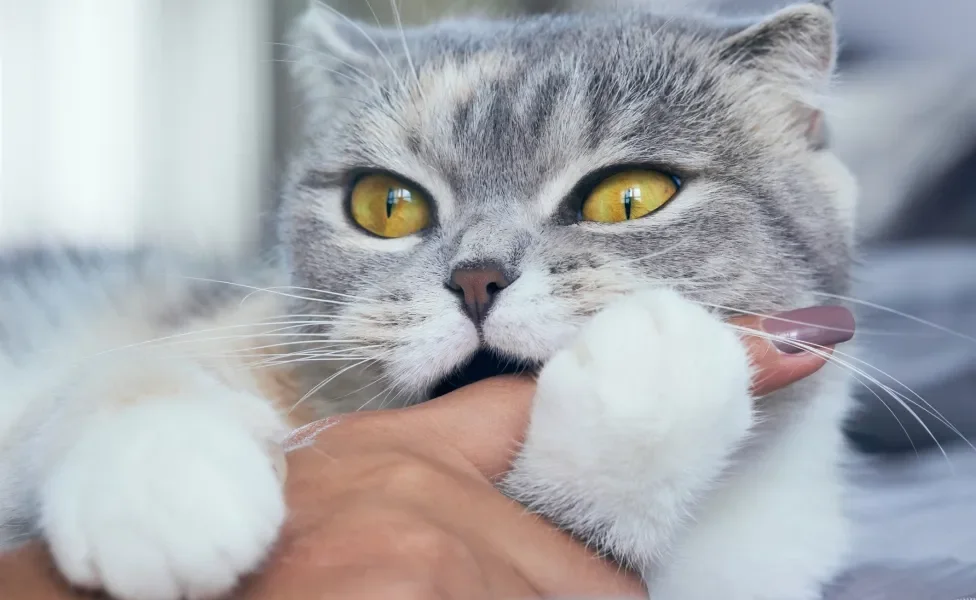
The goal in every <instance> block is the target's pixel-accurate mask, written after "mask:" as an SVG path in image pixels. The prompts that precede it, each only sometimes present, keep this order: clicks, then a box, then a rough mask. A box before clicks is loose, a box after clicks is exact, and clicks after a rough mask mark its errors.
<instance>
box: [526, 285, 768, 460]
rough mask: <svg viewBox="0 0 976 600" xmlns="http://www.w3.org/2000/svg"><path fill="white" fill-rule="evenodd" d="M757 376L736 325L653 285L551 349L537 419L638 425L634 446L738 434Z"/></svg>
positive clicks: (585, 429) (587, 429)
mask: <svg viewBox="0 0 976 600" xmlns="http://www.w3.org/2000/svg"><path fill="white" fill-rule="evenodd" d="M750 378H751V367H750V365H749V358H748V355H747V352H746V348H745V346H744V344H743V343H742V341H741V340H740V338H739V336H738V335H737V334H736V333H735V332H734V330H732V329H731V328H730V327H728V326H727V325H726V324H725V323H723V322H722V321H721V320H720V319H719V318H718V317H717V316H715V315H713V314H711V313H709V312H708V311H707V310H705V309H704V308H702V307H701V306H699V305H698V304H695V303H694V302H692V301H690V300H687V299H685V298H683V297H682V296H680V295H679V294H678V293H676V292H673V291H670V290H651V291H646V292H642V293H639V294H634V295H631V296H627V297H625V298H623V299H621V300H618V301H616V302H614V303H612V304H611V305H609V306H608V307H607V308H606V309H604V310H603V311H602V312H600V313H599V314H597V315H596V316H595V317H594V318H593V319H592V320H591V321H590V322H589V323H588V324H587V325H586V326H584V328H583V329H582V330H581V331H580V333H579V335H578V336H577V338H576V340H575V341H574V342H573V343H572V345H571V346H570V347H569V348H567V349H565V350H563V351H562V352H559V353H558V354H557V355H556V356H554V357H553V359H552V360H551V361H550V362H549V363H548V364H547V365H546V367H545V368H544V369H543V371H542V373H541V374H540V377H539V388H538V389H539V391H538V393H537V396H536V406H535V408H534V411H535V415H534V417H535V418H534V421H536V422H539V421H546V422H558V427H559V428H560V429H562V430H563V431H564V432H569V431H574V430H576V431H578V432H579V434H580V435H582V436H583V439H592V438H593V437H594V436H595V437H597V438H598V439H599V438H607V441H608V442H609V441H612V439H614V438H616V437H618V436H619V435H620V434H621V433H623V432H624V431H631V432H634V433H635V434H636V435H635V436H628V438H630V437H633V438H634V439H632V440H630V439H628V443H629V442H631V441H633V442H635V443H638V444H639V445H638V446H637V447H636V448H634V447H632V448H631V452H630V454H633V453H634V452H635V451H639V450H640V448H641V447H646V446H647V445H648V444H652V443H658V442H660V441H662V440H668V439H670V438H672V437H673V436H672V434H676V433H680V434H681V436H682V437H683V438H688V436H693V435H694V434H695V433H700V434H702V435H705V434H708V435H716V434H719V433H720V432H721V431H722V430H728V431H730V432H735V433H734V435H738V432H740V431H741V430H742V428H743V427H747V426H748V423H749V421H750V419H751V412H752V407H751V401H750V398H749V392H748V390H749V382H750ZM563 428H567V429H563ZM562 436H563V438H562V439H566V438H565V436H566V433H563V434H562ZM675 441H677V440H675ZM688 441H689V442H690V443H696V442H697V440H695V439H694V437H691V438H688Z"/></svg>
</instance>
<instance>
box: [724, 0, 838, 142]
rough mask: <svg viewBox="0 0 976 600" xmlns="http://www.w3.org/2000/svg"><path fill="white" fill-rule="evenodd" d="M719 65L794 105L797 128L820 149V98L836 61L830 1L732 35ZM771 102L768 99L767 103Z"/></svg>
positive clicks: (786, 11)
mask: <svg viewBox="0 0 976 600" xmlns="http://www.w3.org/2000/svg"><path fill="white" fill-rule="evenodd" d="M719 53H720V54H719V56H720V58H721V60H722V61H724V62H725V63H726V64H728V65H730V66H731V67H732V68H733V69H734V70H736V71H738V72H741V73H744V74H747V75H748V76H749V77H748V79H750V80H752V81H754V82H755V88H754V90H753V91H754V93H756V94H762V93H765V92H768V91H770V90H774V91H776V92H777V93H778V94H779V95H785V96H786V98H787V99H788V100H789V101H791V102H792V103H793V106H791V110H793V111H795V112H796V115H795V116H796V119H797V122H796V125H797V126H798V127H802V128H803V129H804V135H806V136H807V138H808V140H810V143H811V144H812V145H816V146H819V145H822V144H823V143H824V139H825V136H824V133H823V131H822V124H823V116H822V113H821V111H820V104H821V98H822V96H823V94H824V92H826V90H827V88H828V86H829V84H830V80H831V76H832V75H833V71H834V67H835V64H836V60H837V33H836V28H835V22H834V15H833V11H832V2H831V1H830V0H825V1H820V2H807V3H805V4H798V5H794V6H790V7H787V8H785V9H783V10H780V11H779V12H777V13H775V14H773V15H772V16H771V17H769V18H767V19H765V20H763V21H760V22H759V23H756V24H753V25H750V26H747V27H744V28H738V29H736V30H733V31H732V32H731V33H730V34H729V35H728V36H727V37H726V38H725V39H723V40H722V42H721V44H720V46H719ZM769 100H770V99H769V98H768V97H767V101H769Z"/></svg>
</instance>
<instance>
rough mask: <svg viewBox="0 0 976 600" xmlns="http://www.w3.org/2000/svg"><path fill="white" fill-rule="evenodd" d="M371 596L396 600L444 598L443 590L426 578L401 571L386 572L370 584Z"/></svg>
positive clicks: (434, 599) (437, 599)
mask: <svg viewBox="0 0 976 600" xmlns="http://www.w3.org/2000/svg"><path fill="white" fill-rule="evenodd" d="M370 588H371V589H370V592H371V595H375V596H376V597H378V598H396V599H397V600H439V599H440V598H445V597H446V596H445V595H444V592H443V590H442V589H441V588H440V586H438V585H437V583H436V582H435V581H433V580H432V579H430V578H428V577H418V576H417V574H416V573H414V572H410V571H402V570H392V569H391V570H388V571H387V572H386V573H384V574H383V575H380V576H378V577H374V578H373V580H372V581H371V582H370Z"/></svg>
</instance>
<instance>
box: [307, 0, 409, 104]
mask: <svg viewBox="0 0 976 600" xmlns="http://www.w3.org/2000/svg"><path fill="white" fill-rule="evenodd" d="M316 4H317V5H318V6H320V7H322V8H324V9H326V10H328V11H330V12H332V14H334V15H336V16H337V17H339V18H340V19H342V20H343V21H345V22H346V23H347V24H349V25H350V26H351V27H353V28H354V29H356V30H357V31H358V32H359V33H360V34H361V35H362V36H363V38H364V39H365V40H366V41H367V42H369V44H370V45H371V46H373V48H374V49H375V50H376V52H377V53H379V55H380V58H382V59H383V61H384V62H385V63H386V66H387V67H389V68H390V73H391V74H392V75H393V77H394V79H396V81H397V83H398V84H399V86H400V89H401V90H402V91H403V93H404V94H405V95H406V96H409V95H410V94H409V90H408V89H407V86H406V84H405V83H404V81H403V79H401V78H400V74H399V73H398V72H397V70H396V68H395V67H394V66H393V63H392V62H391V61H390V59H389V57H388V56H387V55H386V54H385V53H384V52H383V50H382V49H381V48H380V47H379V45H378V44H377V43H376V41H375V40H373V38H372V37H370V36H369V34H368V33H366V30H365V29H363V28H362V27H361V26H360V25H359V24H358V23H356V22H355V21H353V20H352V19H350V18H349V17H347V16H346V15H344V14H342V13H341V12H339V11H338V10H336V9H334V8H332V7H331V6H329V5H328V4H325V3H324V2H321V1H320V0H316Z"/></svg>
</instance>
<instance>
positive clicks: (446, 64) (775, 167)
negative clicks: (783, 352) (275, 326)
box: [281, 4, 854, 401]
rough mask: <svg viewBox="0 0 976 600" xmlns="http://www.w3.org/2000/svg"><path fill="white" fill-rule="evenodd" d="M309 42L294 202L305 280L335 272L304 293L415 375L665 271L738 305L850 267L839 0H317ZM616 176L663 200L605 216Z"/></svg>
mask: <svg viewBox="0 0 976 600" xmlns="http://www.w3.org/2000/svg"><path fill="white" fill-rule="evenodd" d="M292 45H293V46H294V48H295V49H294V52H293V56H292V61H293V65H294V66H293V71H294V74H295V76H296V77H297V80H298V81H299V83H300V84H301V86H302V91H303V92H304V96H305V104H304V106H305V107H306V112H307V117H308V118H307V119H306V123H307V125H306V130H305V133H306V141H307V143H306V147H305V149H304V151H303V153H302V154H301V155H300V156H298V157H297V159H296V160H295V161H294V163H293V165H292V169H291V177H290V180H289V181H290V182H289V184H288V186H287V190H286V194H285V201H284V205H283V210H282V215H281V232H282V239H283V244H284V248H285V250H286V251H287V255H288V257H289V259H290V264H291V267H292V269H293V274H294V280H295V285H298V286H302V287H304V288H314V289H319V290H328V291H329V292H332V293H333V295H323V296H321V297H322V299H324V300H327V301H326V302H317V303H312V304H311V305H310V306H307V307H304V308H306V309H308V310H309V311H315V312H323V313H327V314H329V315H331V316H330V325H329V326H328V327H326V329H327V331H328V332H329V333H330V334H331V335H332V336H334V337H335V338H336V339H349V340H350V341H355V343H357V344H360V345H362V346H363V347H366V348H368V349H369V352H370V353H372V354H371V356H373V357H374V358H375V359H376V363H375V364H377V365H378V366H379V367H380V368H381V370H382V372H383V375H384V376H385V377H386V378H387V379H388V381H389V383H390V384H392V385H393V386H394V387H395V388H396V389H397V391H398V393H399V394H400V397H401V398H406V399H407V400H409V401H415V400H419V399H423V398H425V397H427V396H429V395H430V394H431V393H432V392H433V391H434V390H438V389H443V386H442V385H441V384H443V383H444V382H445V378H447V377H448V376H449V375H451V374H452V373H455V372H457V371H458V370H459V369H461V368H462V367H464V366H465V365H468V367H469V368H468V373H467V376H468V377H469V378H471V377H479V376H482V375H485V374H491V373H494V372H501V371H503V370H505V369H506V368H507V369H513V368H524V367H530V366H534V365H538V364H540V363H542V362H544V361H545V360H546V359H547V358H548V357H549V356H551V355H552V354H553V352H555V351H556V350H557V349H558V348H560V347H561V346H562V345H564V344H565V343H566V341H567V339H568V338H569V337H570V336H571V335H572V334H573V333H574V332H575V331H576V330H577V329H578V328H579V326H580V325H581V323H583V322H584V321H585V320H586V319H587V318H589V317H590V316H592V315H593V314H594V312H596V311H598V310H600V308H601V307H603V306H605V305H606V304H607V303H608V302H609V301H611V300H612V299H614V298H616V297H618V296H620V295H622V294H627V293H629V292H631V291H633V290H636V289H639V288H643V287H647V286H668V287H673V288H676V289H678V290H679V291H681V292H682V293H683V294H685V295H686V296H687V297H689V298H692V299H694V300H696V301H699V302H702V303H704V304H706V305H707V306H709V307H710V308H712V309H714V310H716V311H718V312H721V313H723V314H727V313H731V312H734V311H754V312H766V311H772V310H776V309H781V308H788V307H795V306H798V305H801V304H811V303H815V302H817V301H818V300H823V298H818V297H817V296H816V295H815V294H816V292H827V293H843V291H844V288H845V286H846V279H847V268H848V263H849V260H850V232H851V226H852V223H851V220H852V216H851V215H852V212H853V206H852V204H853V196H854V185H853V183H852V180H851V176H850V175H849V173H848V172H847V171H846V170H845V169H844V168H843V166H841V165H840V163H839V162H838V161H837V160H836V158H835V157H834V156H833V155H832V154H831V153H830V152H829V150H827V149H826V148H825V147H824V144H823V143H822V141H823V140H822V139H821V137H822V136H821V135H820V127H819V115H820V113H819V106H820V105H819V103H820V100H821V96H822V92H823V91H824V89H825V87H826V85H827V83H828V80H829V77H830V74H831V70H832V68H833V62H834V52H835V48H834V30H833V20H832V16H831V14H830V11H829V10H828V9H827V8H826V7H824V6H822V5H819V4H805V5H799V6H795V7H792V8H788V9H785V10H783V11H781V12H779V13H777V14H775V15H773V16H771V17H769V18H768V19H765V20H761V21H759V22H757V23H748V24H746V23H728V22H723V21H718V20H715V19H711V18H703V17H696V18H680V17H668V18H663V17H659V16H655V15H652V14H648V13H646V12H639V11H624V12H611V13H601V14H575V15H563V16H556V17H553V16H546V17H536V18H530V19H526V20H519V21H497V22H496V21H491V22H488V21H457V22H445V23H441V24H437V25H433V26H429V27H425V28H421V29H413V30H406V31H403V32H402V33H401V32H399V31H385V30H379V29H373V28H367V27H366V26H363V25H359V24H355V23H352V22H351V21H348V20H345V19H344V18H343V17H341V16H338V15H337V14H335V13H334V12H332V11H331V9H328V8H326V7H315V8H312V9H310V11H309V12H308V13H307V14H306V16H305V17H304V18H303V20H302V22H301V23H300V24H299V26H298V27H297V28H296V30H295V34H294V36H293V40H292ZM621 174H623V175H621ZM614 177H616V178H617V179H616V180H612V181H610V182H609V183H607V181H608V179H612V178H614ZM621 178H622V179H621ZM614 181H617V182H618V183H619V182H620V181H623V184H622V186H621V185H618V186H617V187H614ZM634 182H637V183H634ZM649 182H654V185H659V186H663V187H654V185H651V183H649ZM601 186H602V187H601ZM608 186H609V187H608ZM668 186H673V187H670V188H669V187H668ZM607 189H609V190H610V193H611V196H612V195H613V194H615V193H618V192H620V191H621V190H624V191H626V193H629V194H631V197H633V192H635V191H636V192H637V193H638V194H640V193H641V192H643V193H644V194H645V196H646V195H648V194H650V195H652V196H654V197H653V198H652V200H647V199H646V198H645V199H644V200H640V201H641V202H644V203H645V204H646V205H647V206H652V205H653V206H654V210H649V211H647V210H637V209H636V208H634V210H631V204H630V202H631V200H627V203H628V204H627V209H626V211H624V212H621V210H622V209H619V207H617V208H613V209H612V210H615V211H616V213H615V214H616V215H617V216H616V217H613V218H610V219H602V220H601V219H599V218H597V219H596V220H594V218H593V215H594V214H596V215H599V214H601V213H600V211H599V210H596V211H594V210H588V209H587V205H586V203H587V202H588V201H590V199H592V198H594V197H600V195H601V194H604V199H605V198H607V197H609V196H606V194H605V192H606V190H607ZM662 189H663V190H665V191H663V192H661V191H660V190H662ZM675 192H676V193H675ZM617 195H618V196H619V195H620V194H617ZM624 195H626V194H624ZM620 198H623V196H620ZM661 198H665V199H666V201H665V202H663V204H662V205H661V206H660V207H657V206H656V204H657V203H658V202H659V201H660V199H661ZM635 202H636V201H635ZM651 203H652V204H651ZM633 206H634V207H637V206H638V205H637V204H634V205H633ZM598 208H599V207H598ZM645 208H646V207H645ZM607 210H611V209H607ZM394 211H406V212H397V213H396V214H394ZM628 211H629V212H628ZM645 212H647V214H644V213H645ZM621 214H622V215H623V216H624V217H628V216H629V217H631V218H623V219H621V218H619V217H620V215H621ZM606 221H610V222H606ZM377 233H378V234H377ZM335 293H339V294H344V295H346V296H335V295H334V294H335ZM702 343H704V342H702ZM472 361H473V363H472ZM504 363H507V365H508V366H507V367H506V366H505V365H504ZM479 370H480V371H483V372H476V371H479ZM455 383H457V382H455ZM439 386H440V387H439Z"/></svg>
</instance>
